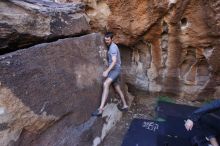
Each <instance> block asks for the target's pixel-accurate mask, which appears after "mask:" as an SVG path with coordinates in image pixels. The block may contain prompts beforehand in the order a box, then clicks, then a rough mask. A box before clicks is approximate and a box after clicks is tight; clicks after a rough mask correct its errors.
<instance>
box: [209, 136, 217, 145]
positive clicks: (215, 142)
mask: <svg viewBox="0 0 220 146" xmlns="http://www.w3.org/2000/svg"><path fill="white" fill-rule="evenodd" d="M209 140H210V143H211V144H212V146H219V144H218V141H217V139H216V138H215V137H212V138H210V139H209Z"/></svg>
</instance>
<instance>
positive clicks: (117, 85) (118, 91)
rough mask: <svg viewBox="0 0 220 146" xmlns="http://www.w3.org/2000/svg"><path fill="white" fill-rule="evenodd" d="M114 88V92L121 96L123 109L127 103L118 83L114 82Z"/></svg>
mask: <svg viewBox="0 0 220 146" xmlns="http://www.w3.org/2000/svg"><path fill="white" fill-rule="evenodd" d="M114 88H115V91H116V92H117V93H118V94H119V96H120V97H121V100H122V103H123V109H124V108H127V107H128V105H127V103H126V101H125V97H124V94H123V93H122V91H121V88H120V86H119V84H115V85H114Z"/></svg>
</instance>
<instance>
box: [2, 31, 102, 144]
mask: <svg viewBox="0 0 220 146" xmlns="http://www.w3.org/2000/svg"><path fill="white" fill-rule="evenodd" d="M104 49H105V45H104V43H103V41H102V37H101V35H99V34H90V35H86V36H82V37H78V38H68V39H62V40H58V41H56V42H53V43H45V44H40V45H36V46H34V47H31V48H27V49H24V50H19V51H16V52H13V53H10V54H7V55H2V56H0V68H1V72H0V83H1V85H0V114H1V117H0V125H1V129H0V137H1V140H0V145H2V146H6V145H8V144H13V143H14V142H13V141H16V140H17V139H18V138H19V136H20V134H21V132H22V131H23V132H22V138H21V139H20V141H18V145H32V144H33V145H34V144H35V145H39V143H40V145H47V144H48V145H50V144H51V145H57V144H59V143H60V142H61V141H62V137H63V138H65V137H66V138H65V140H64V141H63V142H64V143H65V142H68V141H69V142H71V143H70V144H68V145H71V144H73V143H74V142H77V141H76V139H78V138H79V137H80V130H79V131H78V129H77V128H76V127H77V126H78V125H81V124H82V126H83V125H84V126H86V125H87V129H86V127H82V128H81V129H82V130H81V131H82V133H83V130H84V131H85V130H88V129H89V128H90V127H91V125H93V124H94V123H95V122H96V120H95V119H90V114H91V111H93V110H95V108H96V107H97V105H98V104H99V98H100V94H101V89H102V87H101V86H102V80H101V78H100V76H101V74H102V72H103V69H104V65H103V60H102V57H103V56H102V54H103V53H102V52H103V50H104ZM89 119H90V120H89ZM86 121H87V124H86ZM83 123H84V124H83ZM96 123H97V122H96ZM50 125H52V126H51V128H50V130H47V131H50V132H49V134H45V135H46V136H43V139H42V138H40V139H38V141H34V139H36V137H40V135H41V134H40V133H41V132H42V131H44V130H45V129H46V128H48V126H50ZM68 125H69V126H68ZM100 125H101V124H100ZM65 126H67V127H66V128H64V127H65ZM68 128H69V130H68ZM83 128H84V129H83ZM65 129H66V130H65ZM100 129H101V128H100ZM51 131H52V132H51ZM74 131H75V133H74ZM77 132H79V133H78V135H75V139H71V138H72V136H74V134H76V133H77ZM28 137H29V138H28ZM31 137H32V138H33V139H32V138H31ZM59 137H60V138H59ZM74 140H75V141H74Z"/></svg>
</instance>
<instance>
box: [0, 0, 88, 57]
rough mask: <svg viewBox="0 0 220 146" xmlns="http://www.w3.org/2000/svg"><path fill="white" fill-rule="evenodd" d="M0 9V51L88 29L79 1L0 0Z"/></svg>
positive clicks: (82, 7) (80, 32)
mask: <svg viewBox="0 0 220 146" xmlns="http://www.w3.org/2000/svg"><path fill="white" fill-rule="evenodd" d="M0 11H1V13H0V30H1V31H0V42H1V43H0V51H1V52H2V53H4V52H9V51H10V49H11V50H16V49H18V48H24V47H26V46H30V45H33V44H36V43H39V42H44V41H50V40H53V39H57V38H62V37H68V36H76V35H79V34H85V33H87V32H88V31H89V30H90V26H89V24H88V22H87V20H86V17H85V14H84V5H83V4H82V3H74V4H57V3H54V2H49V1H48V2H46V1H37V0H25V1H19V0H9V1H6V0H3V1H1V2H0Z"/></svg>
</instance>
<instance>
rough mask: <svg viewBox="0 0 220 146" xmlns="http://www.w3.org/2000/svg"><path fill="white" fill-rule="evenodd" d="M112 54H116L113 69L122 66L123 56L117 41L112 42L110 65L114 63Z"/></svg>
mask: <svg viewBox="0 0 220 146" xmlns="http://www.w3.org/2000/svg"><path fill="white" fill-rule="evenodd" d="M112 56H116V64H115V66H114V68H113V69H120V68H121V56H120V52H119V49H118V46H117V45H116V44H115V43H113V42H112V43H111V45H110V46H109V50H108V66H110V65H111V63H112Z"/></svg>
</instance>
